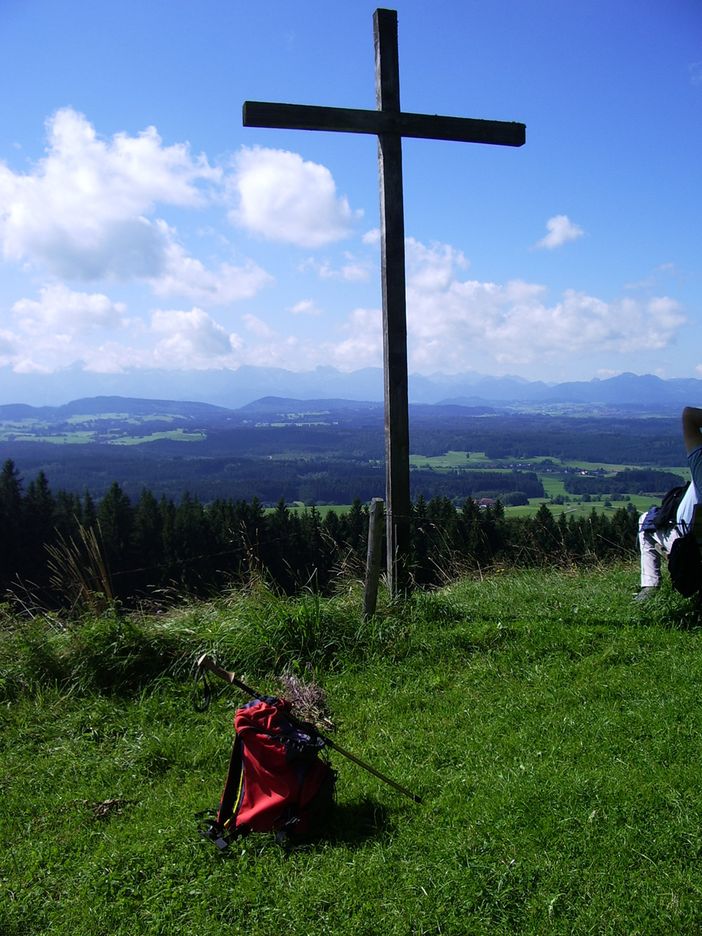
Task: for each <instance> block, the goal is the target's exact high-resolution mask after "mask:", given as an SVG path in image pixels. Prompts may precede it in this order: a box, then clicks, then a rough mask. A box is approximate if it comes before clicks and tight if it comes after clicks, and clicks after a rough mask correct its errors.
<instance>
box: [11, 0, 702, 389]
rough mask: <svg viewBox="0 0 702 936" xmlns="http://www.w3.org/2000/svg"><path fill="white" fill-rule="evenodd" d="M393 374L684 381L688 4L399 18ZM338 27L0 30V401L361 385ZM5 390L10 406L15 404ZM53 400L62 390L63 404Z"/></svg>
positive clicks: (376, 332) (549, 1)
mask: <svg viewBox="0 0 702 936" xmlns="http://www.w3.org/2000/svg"><path fill="white" fill-rule="evenodd" d="M393 8H394V9H397V11H398V20H399V46H400V76H401V101H402V107H403V109H405V110H407V111H413V112H426V113H442V114H448V115H455V116H465V117H479V118H487V119H495V120H516V121H521V122H524V123H526V125H527V143H526V145H525V146H524V147H522V148H520V149H512V148H502V147H495V146H481V145H474V144H463V143H452V142H438V141H423V140H407V141H405V142H404V144H403V158H404V180H405V227H406V234H407V247H406V253H407V268H408V332H409V345H408V348H409V364H410V371H411V372H416V373H423V374H434V373H469V372H473V371H477V372H480V373H483V374H494V375H500V374H516V375H519V376H522V377H524V378H527V379H542V380H548V381H558V380H566V379H589V378H591V377H596V376H600V377H602V376H608V375H611V374H616V373H619V372H622V371H634V372H635V373H655V374H658V375H659V376H661V377H693V376H697V377H700V376H702V273H701V271H700V262H699V260H700V246H701V244H702V238H701V237H700V217H701V216H702V212H701V210H700V209H701V207H702V205H701V201H702V199H701V197H700V192H701V190H702V185H701V178H700V166H701V165H702V119H701V118H702V4H700V2H699V0H666V2H663V0H558V2H556V0H489V2H488V0H481V2H478V0H434V2H432V3H431V4H430V3H428V2H426V0H425V2H420V0H398V2H397V3H396V4H395V5H394V6H393ZM374 9H375V4H373V3H366V2H362V0H348V2H340V0H336V2H330V0H326V2H317V0H300V2H296V3H291V2H289V0H285V2H282V0H280V2H277V0H276V2H272V0H258V2H256V3H252V2H249V0H199V2H198V3H197V4H196V3H193V2H185V0H167V2H166V0H149V2H144V0H140V2H136V0H120V2H119V3H117V2H112V0H100V2H95V0H61V2H60V3H59V2H56V0H0V85H1V86H2V87H3V89H4V91H3V94H2V97H1V98H0V265H1V276H0V316H1V318H0V375H2V377H3V381H2V386H3V388H4V389H3V393H4V394H5V395H6V396H7V397H8V399H10V398H12V399H15V398H18V395H19V394H20V387H21V386H22V384H21V383H20V381H21V379H22V378H23V377H24V376H25V375H27V374H31V375H35V376H37V375H38V376H41V375H46V379H47V381H48V380H49V377H51V384H52V386H54V387H56V386H62V387H63V391H64V393H63V395H65V397H66V398H70V396H71V380H72V378H73V376H74V375H75V372H76V371H87V372H88V373H90V374H94V375H95V379H96V386H97V384H98V382H99V379H100V377H101V375H104V374H124V373H126V374H130V375H131V376H132V377H133V382H134V387H135V389H138V386H139V374H140V373H142V372H146V371H150V372H153V371H154V370H156V371H163V372H176V373H178V372H185V371H205V370H208V369H217V370H221V369H236V368H238V367H240V366H241V365H243V364H249V365H251V364H253V365H263V366H275V367H284V368H288V369H291V370H312V369H314V368H315V367H318V366H320V365H331V366H333V367H336V368H338V369H341V370H346V371H348V370H355V369H357V368H361V367H366V366H373V365H378V364H380V363H381V360H382V348H381V313H380V280H379V269H378V260H379V244H378V225H379V217H378V210H379V209H378V181H377V154H376V140H375V139H374V138H373V137H370V136H360V135H358V136H357V135H349V134H334V133H316V132H301V131H280V130H273V129H260V130H258V129H250V128H244V127H242V121H241V105H242V103H243V101H244V100H259V101H285V102H291V103H301V104H326V105H332V106H339V107H367V108H373V107H375V86H374V62H373V33H372V15H373V10H374ZM14 375H16V377H17V383H16V387H17V392H16V393H14V392H13V387H14V386H15V385H14V384H13V379H14ZM62 381H63V383H62Z"/></svg>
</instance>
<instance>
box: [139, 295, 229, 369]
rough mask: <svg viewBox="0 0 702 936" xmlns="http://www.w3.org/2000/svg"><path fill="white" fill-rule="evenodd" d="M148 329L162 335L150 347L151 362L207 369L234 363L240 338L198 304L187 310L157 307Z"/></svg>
mask: <svg viewBox="0 0 702 936" xmlns="http://www.w3.org/2000/svg"><path fill="white" fill-rule="evenodd" d="M151 330H152V331H153V332H155V333H156V334H157V335H163V337H162V338H160V339H159V341H158V342H157V344H156V346H155V348H154V350H153V366H155V367H163V368H166V369H174V370H190V369H195V370H199V369H206V368H211V367H218V366H219V367H222V366H223V365H224V364H225V363H226V364H229V365H232V364H233V363H234V358H233V352H235V351H237V350H238V349H239V348H240V347H241V339H240V338H239V337H238V335H236V334H234V333H229V332H227V330H226V329H225V328H223V327H222V326H221V325H220V324H219V323H218V322H216V321H215V320H214V319H213V318H211V317H210V316H209V315H208V314H207V313H206V312H204V311H203V310H202V309H198V308H197V307H195V308H193V309H191V310H190V311H189V312H182V311H179V310H164V309H157V310H156V311H155V312H154V313H153V314H152V316H151Z"/></svg>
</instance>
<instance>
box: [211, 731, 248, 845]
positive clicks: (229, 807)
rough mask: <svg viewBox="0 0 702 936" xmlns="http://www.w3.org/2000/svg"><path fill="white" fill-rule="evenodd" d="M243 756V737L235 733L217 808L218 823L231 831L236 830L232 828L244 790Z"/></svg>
mask: <svg viewBox="0 0 702 936" xmlns="http://www.w3.org/2000/svg"><path fill="white" fill-rule="evenodd" d="M242 768H243V762H242V756H241V738H240V737H239V735H238V734H236V735H234V745H233V746H232V756H231V758H230V759H229V769H228V770H227V779H226V780H225V782H224V791H223V793H222V799H221V800H220V803H219V809H218V810H217V820H216V821H217V825H219V826H220V827H221V828H222V829H227V830H228V831H229V832H233V831H234V830H233V829H232V828H230V823H231V821H232V819H233V818H234V817H235V816H236V811H237V809H238V808H239V804H240V803H241V797H242V795H243V792H244V771H243V769H242Z"/></svg>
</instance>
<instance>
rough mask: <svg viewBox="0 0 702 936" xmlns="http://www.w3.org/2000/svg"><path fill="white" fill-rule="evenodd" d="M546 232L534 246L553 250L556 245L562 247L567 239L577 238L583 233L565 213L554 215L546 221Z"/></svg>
mask: <svg viewBox="0 0 702 936" xmlns="http://www.w3.org/2000/svg"><path fill="white" fill-rule="evenodd" d="M546 229H547V230H548V234H547V235H546V236H545V237H543V238H542V239H541V240H540V241H538V243H537V244H536V247H539V248H544V249H545V250H554V249H555V248H556V247H562V246H563V244H567V243H568V241H573V240H577V239H578V238H579V237H582V236H583V234H584V233H585V232H584V231H583V229H582V228H581V227H579V226H578V225H577V224H574V223H573V222H572V221H571V220H570V218H569V217H568V216H567V215H554V216H553V217H552V218H549V219H548V221H547V222H546Z"/></svg>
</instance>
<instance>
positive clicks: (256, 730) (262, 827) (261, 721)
mask: <svg viewBox="0 0 702 936" xmlns="http://www.w3.org/2000/svg"><path fill="white" fill-rule="evenodd" d="M234 729H235V732H236V737H235V739H234V747H233V749H232V756H231V760H230V762H229V770H228V772H227V779H226V782H225V785H224V792H223V793H222V799H221V801H220V804H219V810H218V811H217V816H216V818H215V819H214V820H213V821H212V822H211V823H209V826H208V828H207V830H206V831H205V832H204V833H203V834H204V835H205V837H206V838H209V839H211V840H212V841H213V842H214V843H215V844H216V845H217V847H218V848H220V849H222V850H224V849H226V848H227V846H228V844H229V842H230V841H231V840H232V839H233V838H236V837H237V836H239V835H248V833H249V832H275V833H276V840H277V841H279V842H281V843H284V842H286V841H288V840H290V841H294V840H295V839H300V838H304V837H307V836H313V835H314V834H315V833H316V832H318V831H319V829H320V828H321V826H322V824H323V822H324V820H325V819H326V818H327V816H328V813H329V810H330V807H331V805H332V803H333V801H334V789H335V784H336V774H335V772H334V771H333V770H332V768H331V767H330V766H329V764H327V763H326V761H324V760H321V759H320V757H319V753H320V751H321V750H322V748H323V747H324V744H325V742H324V740H323V739H322V738H321V737H320V736H319V734H318V732H317V731H316V730H315V728H314V727H313V726H312V725H311V724H309V723H307V722H299V721H297V720H296V719H294V718H293V717H292V715H291V714H290V703H289V702H287V701H285V699H276V698H272V697H270V696H262V697H261V698H258V699H253V700H252V701H251V702H248V703H247V704H246V705H243V706H242V707H241V708H239V709H237V711H236V713H235V715H234Z"/></svg>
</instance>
